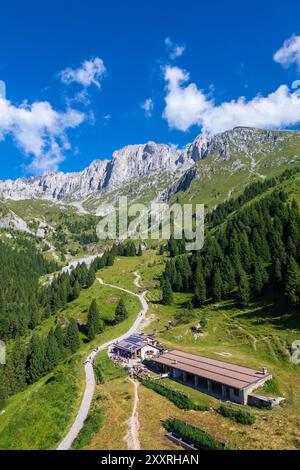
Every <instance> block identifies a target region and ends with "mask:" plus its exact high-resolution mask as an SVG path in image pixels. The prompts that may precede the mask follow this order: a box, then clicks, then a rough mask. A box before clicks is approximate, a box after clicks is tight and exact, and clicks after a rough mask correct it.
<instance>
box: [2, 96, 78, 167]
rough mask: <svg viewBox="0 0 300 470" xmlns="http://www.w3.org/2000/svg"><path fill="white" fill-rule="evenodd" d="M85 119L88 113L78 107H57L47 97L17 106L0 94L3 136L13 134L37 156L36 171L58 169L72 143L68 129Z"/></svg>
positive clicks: (24, 149)
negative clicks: (75, 108)
mask: <svg viewBox="0 0 300 470" xmlns="http://www.w3.org/2000/svg"><path fill="white" fill-rule="evenodd" d="M84 119H85V115H84V114H83V113H81V112H79V111H76V110H74V109H67V110H66V111H65V112H59V111H56V110H55V109H53V107H52V106H51V104H50V103H48V102H47V101H43V102H34V103H32V104H31V105H30V104H28V103H27V102H24V103H23V104H22V105H20V106H15V105H14V104H12V103H11V102H10V101H9V100H6V99H5V98H3V97H0V140H4V139H5V137H6V136H11V137H12V138H13V140H14V141H15V143H16V144H17V146H18V147H19V148H20V149H21V150H22V151H23V152H24V153H25V154H26V155H28V156H31V157H33V158H32V162H31V164H30V166H29V169H30V171H32V172H34V173H36V174H38V173H45V172H48V171H56V170H57V169H58V166H59V164H60V163H61V162H62V161H63V160H64V158H65V152H66V151H67V150H69V149H70V147H71V146H70V143H69V140H68V136H67V130H68V129H74V128H76V127H77V126H79V125H80V124H81V123H82V122H83V121H84Z"/></svg>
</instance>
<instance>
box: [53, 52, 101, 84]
mask: <svg viewBox="0 0 300 470" xmlns="http://www.w3.org/2000/svg"><path fill="white" fill-rule="evenodd" d="M105 72H106V68H105V65H104V62H103V60H102V59H100V57H95V58H93V59H90V60H85V61H84V62H83V63H82V64H81V66H80V67H79V68H78V69H72V68H70V67H68V68H67V69H65V70H63V71H62V72H61V73H60V77H61V80H62V82H63V83H65V84H67V85H69V84H71V83H77V84H79V85H81V86H83V87H84V88H88V87H90V86H91V85H95V86H96V87H97V88H101V80H102V78H103V76H104V74H105Z"/></svg>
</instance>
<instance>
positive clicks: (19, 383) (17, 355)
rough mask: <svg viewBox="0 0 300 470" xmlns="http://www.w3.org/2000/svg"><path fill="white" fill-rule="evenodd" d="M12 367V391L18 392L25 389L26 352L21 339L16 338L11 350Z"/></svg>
mask: <svg viewBox="0 0 300 470" xmlns="http://www.w3.org/2000/svg"><path fill="white" fill-rule="evenodd" d="M12 367H13V371H14V390H13V392H14V393H16V392H20V391H22V390H24V389H25V387H26V352H25V346H24V344H23V343H22V341H21V339H20V338H18V339H17V340H16V342H15V344H14V347H13V350H12Z"/></svg>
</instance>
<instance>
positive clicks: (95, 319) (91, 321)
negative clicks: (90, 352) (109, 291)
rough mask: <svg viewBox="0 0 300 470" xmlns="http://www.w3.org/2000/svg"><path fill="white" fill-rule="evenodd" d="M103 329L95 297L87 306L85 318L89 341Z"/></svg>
mask: <svg viewBox="0 0 300 470" xmlns="http://www.w3.org/2000/svg"><path fill="white" fill-rule="evenodd" d="M102 330H103V322H102V320H101V318H100V313H99V308H98V305H97V302H96V299H93V300H92V303H91V305H90V307H89V312H88V318H87V336H88V339H89V340H90V341H91V340H93V339H94V338H95V336H96V335H97V334H98V333H100V332H101V331H102Z"/></svg>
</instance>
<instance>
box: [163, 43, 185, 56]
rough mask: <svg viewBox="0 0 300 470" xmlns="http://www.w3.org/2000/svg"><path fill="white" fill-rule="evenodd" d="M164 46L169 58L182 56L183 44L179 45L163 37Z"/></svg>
mask: <svg viewBox="0 0 300 470" xmlns="http://www.w3.org/2000/svg"><path fill="white" fill-rule="evenodd" d="M165 47H166V49H167V51H168V53H169V57H170V59H171V60H175V59H177V58H178V57H180V56H182V54H183V53H184V51H185V46H184V45H182V44H181V45H179V44H176V43H175V42H173V41H172V40H171V39H170V38H166V39H165Z"/></svg>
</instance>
